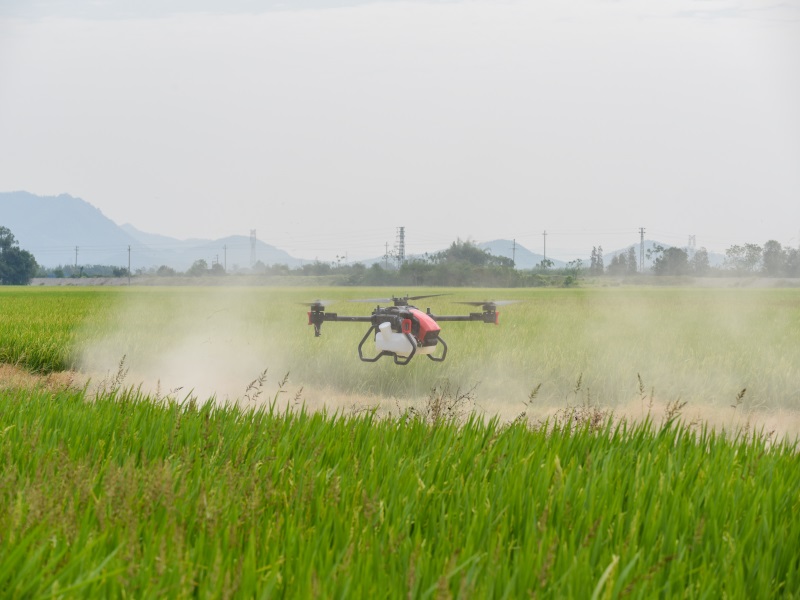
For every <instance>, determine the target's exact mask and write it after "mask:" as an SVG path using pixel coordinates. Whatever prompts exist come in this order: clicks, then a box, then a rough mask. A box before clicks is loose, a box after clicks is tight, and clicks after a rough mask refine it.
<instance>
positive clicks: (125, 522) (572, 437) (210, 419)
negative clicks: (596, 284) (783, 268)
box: [0, 288, 800, 598]
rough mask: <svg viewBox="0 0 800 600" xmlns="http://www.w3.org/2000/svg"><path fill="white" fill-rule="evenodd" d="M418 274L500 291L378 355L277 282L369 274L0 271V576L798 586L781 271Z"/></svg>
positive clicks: (255, 582)
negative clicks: (586, 285)
mask: <svg viewBox="0 0 800 600" xmlns="http://www.w3.org/2000/svg"><path fill="white" fill-rule="evenodd" d="M444 292H447V293H450V294H451V295H452V297H451V296H444V297H441V298H431V299H430V300H429V301H427V302H426V301H424V300H423V301H422V303H420V307H421V308H423V309H424V308H425V307H427V305H428V302H429V303H430V306H431V308H432V310H433V311H434V313H439V314H443V313H455V312H464V311H463V309H464V306H463V305H458V304H454V301H459V300H484V299H486V298H494V299H512V300H519V301H520V302H518V303H516V304H512V305H508V306H503V307H502V308H501V316H500V323H501V324H500V325H499V326H497V327H495V326H492V325H484V324H477V323H450V324H445V325H446V327H443V334H442V335H443V337H445V339H446V340H447V343H448V345H449V347H450V352H449V354H448V358H447V361H446V362H445V363H443V364H435V363H433V362H431V361H428V360H427V359H424V358H422V360H420V359H415V360H414V361H412V363H411V364H410V365H408V366H406V367H398V366H395V365H394V364H393V363H392V362H391V361H385V362H379V363H377V364H365V363H361V362H360V361H359V360H358V357H357V354H356V350H355V347H356V345H357V343H358V341H359V340H360V339H361V336H363V333H364V331H365V329H366V327H363V326H362V325H356V324H345V323H326V324H325V325H324V326H323V336H322V337H320V338H314V336H313V332H312V330H311V328H310V327H309V326H308V325H307V324H306V318H305V314H304V313H305V310H306V309H304V308H303V307H302V306H300V305H299V303H303V302H307V301H309V300H313V299H314V298H317V297H319V296H320V295H321V296H322V297H323V298H325V299H327V300H330V301H332V302H331V306H330V310H332V311H336V312H339V313H340V314H367V313H368V312H369V311H370V310H371V306H370V305H369V304H366V305H364V304H354V303H349V302H347V300H348V299H352V298H365V297H366V298H369V297H377V296H385V295H386V293H387V292H386V290H385V289H338V288H327V289H325V290H322V291H321V290H319V289H269V290H266V289H246V290H245V289H213V290H209V289H201V288H181V289H179V290H175V289H161V288H148V289H139V288H132V289H106V288H104V289H57V290H54V289H31V288H17V289H2V290H0V306H2V315H3V318H2V320H0V363H3V364H4V366H3V367H1V368H0V375H2V374H3V373H16V374H17V377H16V379H14V381H11V380H10V377H9V378H8V381H0V455H1V456H2V461H0V589H2V590H6V593H7V594H8V595H9V596H10V597H19V598H29V597H32V598H36V597H53V598H55V597H64V598H67V597H123V596H125V597H127V596H130V597H155V596H159V597H161V596H165V597H206V598H219V597H255V596H259V597H265V598H271V597H370V598H372V597H386V598H395V597H412V598H447V597H461V598H485V597H523V596H525V597H527V596H530V597H551V598H564V597H571V598H651V597H688V598H719V597H730V598H773V597H788V598H792V597H800V559H798V553H797V540H798V539H800V521H798V519H797V518H796V515H797V514H798V510H800V455H798V452H797V450H798V446H797V442H796V435H797V432H798V429H799V428H798V426H797V420H796V419H797V417H796V415H797V412H798V405H799V404H800V396H799V394H800V389H798V387H799V386H798V382H800V372H799V371H798V365H800V350H798V347H799V346H800V344H797V339H798V335H799V334H800V292H798V290H727V289H726V290H713V289H712V290H709V289H702V290H694V289H634V290H631V289H582V290H501V291H498V290H492V291H487V290H460V289H459V290H428V289H426V290H413V291H412V292H410V293H411V294H412V295H418V294H423V293H444ZM403 293H405V290H404V291H403ZM467 310H469V309H467ZM287 374H288V375H287ZM208 399H212V400H213V401H210V402H207V401H206V400H208ZM684 403H685V404H684ZM693 411H694V412H693ZM793 419H794V420H793Z"/></svg>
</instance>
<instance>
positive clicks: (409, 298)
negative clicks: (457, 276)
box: [406, 294, 450, 300]
mask: <svg viewBox="0 0 800 600" xmlns="http://www.w3.org/2000/svg"><path fill="white" fill-rule="evenodd" d="M449 295H450V294H426V295H425V296H406V300H422V299H423V298H436V297H437V296H449Z"/></svg>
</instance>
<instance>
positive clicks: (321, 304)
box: [297, 300, 333, 308]
mask: <svg viewBox="0 0 800 600" xmlns="http://www.w3.org/2000/svg"><path fill="white" fill-rule="evenodd" d="M297 304H300V305H301V306H310V307H312V308H314V307H322V308H325V307H326V306H328V305H330V304H333V301H332V300H312V301H311V302H298V303H297Z"/></svg>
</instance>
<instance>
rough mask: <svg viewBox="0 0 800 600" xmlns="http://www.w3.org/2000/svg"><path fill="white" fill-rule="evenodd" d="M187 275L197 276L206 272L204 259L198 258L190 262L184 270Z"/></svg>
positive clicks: (206, 265)
mask: <svg viewBox="0 0 800 600" xmlns="http://www.w3.org/2000/svg"><path fill="white" fill-rule="evenodd" d="M186 274H187V275H190V276H192V277H199V276H201V275H207V274H208V263H207V262H206V261H205V259H202V258H200V259H198V260H196V261H194V262H193V263H192V266H191V267H189V269H188V270H187V271H186Z"/></svg>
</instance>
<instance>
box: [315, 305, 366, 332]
mask: <svg viewBox="0 0 800 600" xmlns="http://www.w3.org/2000/svg"><path fill="white" fill-rule="evenodd" d="M326 321H329V322H335V321H340V322H345V323H372V317H371V316H370V317H350V316H345V315H338V314H336V313H326V312H323V311H321V310H312V311H309V312H308V324H309V325H313V326H314V336H315V337H319V336H320V335H321V329H322V324H323V323H324V322H326Z"/></svg>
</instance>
